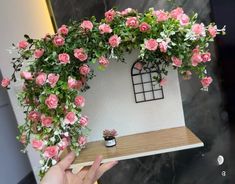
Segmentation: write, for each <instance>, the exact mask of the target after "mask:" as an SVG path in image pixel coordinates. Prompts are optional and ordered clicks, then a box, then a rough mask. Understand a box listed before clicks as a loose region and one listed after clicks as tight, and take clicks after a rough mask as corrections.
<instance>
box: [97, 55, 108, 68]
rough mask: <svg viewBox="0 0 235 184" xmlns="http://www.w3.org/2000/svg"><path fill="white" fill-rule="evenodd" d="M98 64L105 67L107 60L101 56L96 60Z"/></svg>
mask: <svg viewBox="0 0 235 184" xmlns="http://www.w3.org/2000/svg"><path fill="white" fill-rule="evenodd" d="M98 63H99V64H100V65H102V66H104V67H107V66H108V65H109V60H108V59H107V58H106V57H104V56H101V57H100V58H99V60H98Z"/></svg>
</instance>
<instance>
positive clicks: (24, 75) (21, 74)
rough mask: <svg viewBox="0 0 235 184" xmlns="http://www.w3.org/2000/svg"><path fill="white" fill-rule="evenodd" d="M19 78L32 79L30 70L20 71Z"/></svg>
mask: <svg viewBox="0 0 235 184" xmlns="http://www.w3.org/2000/svg"><path fill="white" fill-rule="evenodd" d="M20 76H21V78H23V79H26V80H32V79H33V76H32V74H31V73H30V72H25V71H24V72H21V73H20Z"/></svg>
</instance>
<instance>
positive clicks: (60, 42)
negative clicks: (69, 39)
mask: <svg viewBox="0 0 235 184" xmlns="http://www.w3.org/2000/svg"><path fill="white" fill-rule="evenodd" d="M53 43H54V45H55V46H62V45H64V38H63V37H62V36H60V35H58V36H55V37H54V39H53Z"/></svg>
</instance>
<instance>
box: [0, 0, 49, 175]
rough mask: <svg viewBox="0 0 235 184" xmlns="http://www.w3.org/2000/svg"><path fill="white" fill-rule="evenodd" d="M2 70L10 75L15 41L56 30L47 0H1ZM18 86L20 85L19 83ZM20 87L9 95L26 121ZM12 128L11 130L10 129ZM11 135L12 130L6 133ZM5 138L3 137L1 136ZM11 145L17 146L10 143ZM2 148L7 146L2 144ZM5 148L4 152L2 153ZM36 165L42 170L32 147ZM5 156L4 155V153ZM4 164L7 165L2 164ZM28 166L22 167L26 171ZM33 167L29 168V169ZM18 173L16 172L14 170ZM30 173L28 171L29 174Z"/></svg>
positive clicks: (41, 35)
mask: <svg viewBox="0 0 235 184" xmlns="http://www.w3.org/2000/svg"><path fill="white" fill-rule="evenodd" d="M0 25H1V29H0V35H1V36H0V69H1V72H2V74H3V76H10V75H11V73H12V69H11V64H10V62H11V57H12V55H9V53H8V52H7V51H6V49H9V48H10V47H11V43H17V42H18V41H20V40H22V39H23V35H24V34H29V35H30V36H32V37H34V38H41V37H44V35H45V34H46V33H53V27H52V24H51V21H50V17H49V14H48V10H47V7H46V3H45V0H1V2H0ZM16 86H17V85H16ZM17 88H18V87H15V88H14V87H12V89H11V90H10V91H9V97H10V101H11V104H12V107H13V109H14V112H15V115H16V119H17V122H18V123H20V122H24V116H23V113H22V110H21V108H20V107H19V105H18V102H17V98H16V92H17V91H18V89H17ZM7 116H12V115H11V114H7V112H6V114H5V113H4V114H3V115H2V114H1V117H0V121H1V123H3V121H4V118H7ZM9 131H10V130H9ZM5 133H6V134H11V132H5ZM0 136H1V139H2V136H3V137H4V135H0ZM8 146H14V145H11V144H10V143H9V145H8ZM1 149H4V148H2V147H1ZM2 154H3V153H2V151H1V155H2ZM28 156H29V159H30V162H31V165H32V168H33V170H34V172H35V173H37V172H38V171H37V170H38V166H39V164H38V160H39V156H38V154H37V153H36V152H34V151H32V150H31V149H30V150H29V153H28ZM1 157H2V156H1ZM1 167H3V164H2V163H1ZM23 170H24V168H22V171H23ZM27 170H29V169H28V168H27V167H26V168H25V171H27ZM12 173H14V172H13V171H12V172H11V175H12ZM26 174H27V173H26Z"/></svg>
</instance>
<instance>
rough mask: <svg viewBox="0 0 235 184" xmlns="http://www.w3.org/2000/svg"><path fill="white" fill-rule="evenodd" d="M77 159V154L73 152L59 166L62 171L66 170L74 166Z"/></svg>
mask: <svg viewBox="0 0 235 184" xmlns="http://www.w3.org/2000/svg"><path fill="white" fill-rule="evenodd" d="M74 158H75V153H74V152H73V151H71V152H70V153H69V154H68V155H66V157H64V158H63V159H62V160H61V161H60V162H59V163H58V166H59V167H60V168H61V169H62V170H66V169H68V168H69V167H70V165H71V164H72V162H73V160H74Z"/></svg>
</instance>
